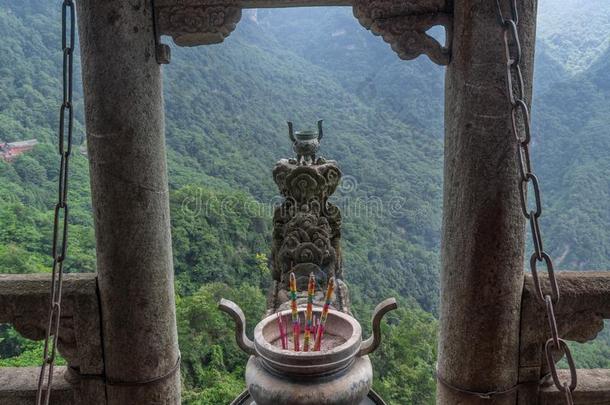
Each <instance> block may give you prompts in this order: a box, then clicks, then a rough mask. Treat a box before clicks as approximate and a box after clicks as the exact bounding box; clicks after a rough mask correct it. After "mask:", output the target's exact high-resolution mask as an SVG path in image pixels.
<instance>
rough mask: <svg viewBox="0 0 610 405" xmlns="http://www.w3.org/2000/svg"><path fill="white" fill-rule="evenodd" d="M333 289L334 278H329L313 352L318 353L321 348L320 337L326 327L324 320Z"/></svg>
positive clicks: (326, 316)
mask: <svg viewBox="0 0 610 405" xmlns="http://www.w3.org/2000/svg"><path fill="white" fill-rule="evenodd" d="M334 289H335V278H334V277H331V278H330V280H328V289H327V290H326V302H324V307H323V308H322V315H321V316H320V325H319V326H318V330H317V333H316V343H315V344H314V346H313V350H314V351H315V352H317V351H320V348H321V347H322V335H323V334H324V327H325V326H326V319H327V318H328V309H329V307H330V303H331V300H332V296H333V290H334Z"/></svg>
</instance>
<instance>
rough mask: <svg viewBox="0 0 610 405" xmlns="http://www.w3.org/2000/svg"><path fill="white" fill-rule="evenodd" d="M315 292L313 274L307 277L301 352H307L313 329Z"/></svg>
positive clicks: (314, 277)
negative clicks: (305, 310) (303, 336)
mask: <svg viewBox="0 0 610 405" xmlns="http://www.w3.org/2000/svg"><path fill="white" fill-rule="evenodd" d="M315 291H316V276H314V274H313V273H311V274H310V275H309V284H308V285H307V312H305V338H304V339H303V351H304V352H308V351H309V340H310V339H311V337H310V336H311V332H312V329H313V296H314V294H315Z"/></svg>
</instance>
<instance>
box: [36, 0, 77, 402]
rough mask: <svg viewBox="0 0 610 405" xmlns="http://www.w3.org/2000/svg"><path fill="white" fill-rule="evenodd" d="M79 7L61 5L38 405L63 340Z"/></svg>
mask: <svg viewBox="0 0 610 405" xmlns="http://www.w3.org/2000/svg"><path fill="white" fill-rule="evenodd" d="M75 20H76V18H75V10H74V2H73V1H72V0H64V1H63V4H62V7H61V32H62V40H61V45H62V52H63V68H62V70H63V73H62V81H63V92H62V95H63V100H62V104H61V109H60V111H59V139H58V143H59V155H60V164H59V187H58V196H57V204H56V205H55V214H54V220H53V247H52V251H51V254H52V257H53V268H52V273H51V303H50V307H49V318H48V324H47V330H46V335H45V342H44V354H43V363H42V367H41V368H40V375H39V377H38V389H37V392H36V405H48V404H49V399H50V398H51V387H52V384H53V369H54V367H55V357H56V354H57V341H58V339H59V322H60V318H61V295H62V294H61V290H62V282H63V265H64V260H65V259H66V249H67V237H68V202H67V199H68V163H69V161H70V153H71V152H72V127H73V118H74V117H73V116H74V114H73V104H72V76H73V65H74V64H73V56H74V38H75V30H76V28H75V26H76V24H75Z"/></svg>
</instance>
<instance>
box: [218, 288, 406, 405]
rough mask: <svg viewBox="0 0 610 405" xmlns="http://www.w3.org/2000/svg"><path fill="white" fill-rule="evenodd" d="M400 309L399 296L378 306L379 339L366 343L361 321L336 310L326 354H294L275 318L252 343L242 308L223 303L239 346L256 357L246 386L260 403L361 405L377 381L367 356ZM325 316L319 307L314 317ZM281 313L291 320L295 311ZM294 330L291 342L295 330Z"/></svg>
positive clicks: (327, 330) (264, 323)
mask: <svg viewBox="0 0 610 405" xmlns="http://www.w3.org/2000/svg"><path fill="white" fill-rule="evenodd" d="M396 307H397V304H396V300H395V299H394V298H389V299H387V300H385V301H383V302H382V303H380V304H379V305H377V307H376V308H375V311H374V313H373V319H372V329H373V336H371V337H370V338H369V339H367V340H365V341H363V340H362V328H361V326H360V324H359V323H358V321H357V320H356V319H355V318H353V317H352V316H351V315H349V314H346V313H344V312H340V311H336V310H330V312H329V314H328V321H327V324H326V328H325V332H324V337H325V338H324V341H323V342H325V343H323V345H322V350H321V351H318V352H311V351H310V352H302V351H301V352H294V351H292V350H283V349H282V348H281V346H280V343H279V340H280V334H279V329H278V326H277V317H276V315H275V314H274V315H270V316H268V317H266V318H265V319H263V320H262V321H260V322H259V323H258V325H256V328H255V329H254V341H252V340H250V339H249V338H248V337H247V336H246V334H245V330H246V320H245V317H244V314H243V312H242V310H241V309H240V308H239V306H237V304H235V303H234V302H231V301H228V300H225V299H223V300H221V301H220V303H219V308H220V309H221V310H222V311H224V312H226V313H228V314H229V315H231V317H232V318H233V320H234V321H235V336H236V340H237V344H238V345H239V347H240V348H241V349H242V350H243V351H244V352H246V353H247V354H250V355H251V357H250V359H249V361H248V364H247V366H246V384H247V387H248V391H249V393H250V396H251V397H252V398H253V399H254V401H255V403H254V404H255V405H320V404H324V405H355V404H360V403H361V401H363V400H364V398H365V397H366V396H367V394H368V393H369V391H370V389H371V386H372V383H373V369H372V366H371V361H370V360H369V358H368V356H367V355H368V354H369V353H371V352H373V351H375V350H376V349H377V347H378V346H379V344H380V342H381V329H380V323H381V319H382V318H383V316H384V315H385V314H386V313H387V312H388V311H391V310H393V309H396ZM320 312H321V309H320V308H314V314H316V313H317V314H318V315H319V313H320ZM280 314H281V315H282V316H285V317H287V318H285V319H289V317H290V311H289V310H288V311H282V312H281V313H280ZM304 315H305V308H299V316H300V317H301V321H302V320H303V318H304ZM288 332H289V338H290V340H291V339H292V332H291V331H288ZM302 341H303V339H301V342H302ZM289 346H290V345H289Z"/></svg>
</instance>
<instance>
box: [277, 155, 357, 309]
mask: <svg viewBox="0 0 610 405" xmlns="http://www.w3.org/2000/svg"><path fill="white" fill-rule="evenodd" d="M273 179H274V180H275V183H276V184H277V186H278V188H279V191H280V193H281V194H282V196H283V197H284V198H285V200H284V201H283V202H282V204H281V205H280V206H278V207H277V208H276V209H275V212H274V216H273V242H272V246H271V261H272V266H271V267H272V269H271V271H272V276H273V281H274V282H273V284H272V286H271V290H270V293H269V304H268V311H269V313H272V312H277V311H278V310H280V309H286V308H287V305H288V300H289V298H288V293H289V276H290V273H291V272H294V273H295V275H296V277H297V286H298V289H299V291H302V292H303V293H302V296H300V297H299V300H300V301H301V302H304V301H305V300H306V291H307V283H308V280H309V274H310V273H314V274H315V275H316V280H317V281H318V286H317V287H316V299H315V301H316V303H317V304H319V305H322V304H323V301H324V288H325V286H326V281H327V280H328V279H329V278H330V277H335V279H336V281H337V289H336V294H335V295H336V298H337V299H336V300H335V303H334V305H335V306H336V307H337V308H338V309H340V310H344V311H348V310H349V305H348V301H347V297H348V293H347V287H346V285H345V283H344V282H343V271H342V258H341V212H340V211H339V208H338V207H336V206H335V205H333V204H332V203H330V202H329V201H328V199H329V197H330V196H331V195H332V194H333V193H334V192H335V190H336V189H337V186H338V185H339V182H340V181H341V171H340V170H339V166H338V165H337V162H335V161H331V160H329V161H326V160H324V159H318V160H317V161H316V162H315V163H313V164H307V165H300V164H298V163H297V161H296V160H295V159H290V160H288V159H282V160H280V161H279V162H278V163H277V164H276V165H275V168H274V169H273ZM282 305H283V306H282Z"/></svg>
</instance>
